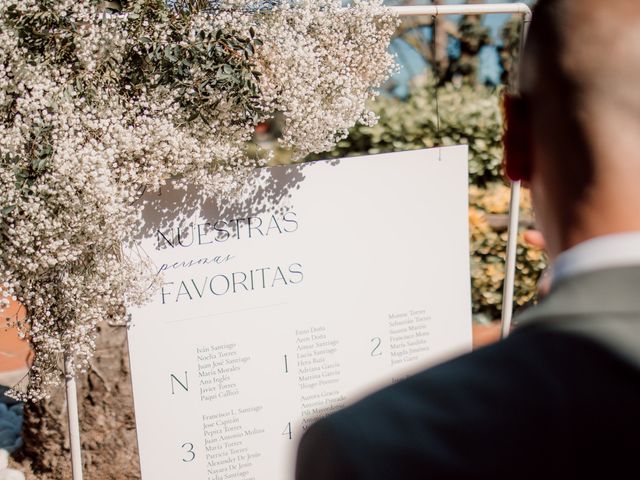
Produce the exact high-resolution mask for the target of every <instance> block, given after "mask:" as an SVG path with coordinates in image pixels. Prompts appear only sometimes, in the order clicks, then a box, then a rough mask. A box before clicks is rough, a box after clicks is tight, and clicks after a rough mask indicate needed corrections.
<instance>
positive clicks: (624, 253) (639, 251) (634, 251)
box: [553, 232, 640, 283]
mask: <svg viewBox="0 0 640 480" xmlns="http://www.w3.org/2000/svg"><path fill="white" fill-rule="evenodd" d="M635 265H638V266H640V232H631V233H620V234H615V235H606V236H602V237H598V238H594V239H592V240H587V241H586V242H583V243H580V244H579V245H576V246H575V247H573V248H571V249H569V250H567V251H566V252H563V253H562V254H561V255H559V256H558V258H557V259H556V262H555V264H554V266H553V283H556V282H558V281H559V280H562V279H565V278H567V277H572V276H574V275H579V274H581V273H587V272H592V271H596V270H603V269H607V268H616V267H628V266H635Z"/></svg>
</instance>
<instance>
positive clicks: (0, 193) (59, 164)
mask: <svg viewBox="0 0 640 480" xmlns="http://www.w3.org/2000/svg"><path fill="white" fill-rule="evenodd" d="M341 4H342V2H341V1H340V0H299V1H282V2H274V1H271V2H264V1H260V2H255V1H248V0H219V1H214V0H209V1H205V0H197V1H196V0H192V1H164V0H128V1H125V0H122V1H120V2H113V1H111V2H101V1H97V0H0V209H1V212H2V219H1V221H0V282H2V284H1V285H0V309H2V308H3V307H6V305H7V299H9V298H17V299H18V300H19V301H20V302H21V303H22V304H23V305H24V307H25V308H26V309H27V312H28V316H27V320H26V324H25V325H19V327H20V328H21V329H22V331H23V333H24V334H25V335H27V336H28V338H29V340H30V341H31V344H32V346H33V349H34V353H35V357H34V362H33V365H32V367H31V372H30V382H29V387H28V389H27V391H26V392H22V394H21V396H22V398H25V399H40V398H43V397H45V396H46V395H47V394H48V392H50V390H51V388H53V387H54V386H56V385H57V384H58V383H59V382H60V380H61V378H62V376H61V370H60V366H61V365H62V359H63V358H69V359H70V360H71V365H70V366H71V368H72V370H73V371H72V372H71V373H73V372H75V371H76V370H78V371H82V370H84V369H86V368H87V366H88V362H89V360H90V359H91V356H92V354H93V351H94V340H95V336H96V326H97V324H98V323H99V322H100V321H103V320H110V321H112V322H120V323H125V321H126V316H127V313H126V306H128V305H135V304H141V303H143V302H145V301H146V300H147V299H148V295H149V294H150V292H151V291H152V289H151V288H150V285H153V277H154V275H153V274H154V273H155V272H153V271H152V270H151V268H150V266H149V265H146V264H145V262H144V260H142V259H139V258H130V257H128V256H126V255H125V254H123V250H122V245H123V244H124V243H125V242H126V241H127V240H130V239H131V237H132V228H133V227H132V226H133V225H134V224H135V221H134V219H135V218H137V217H138V211H137V209H138V208H139V207H138V206H137V203H136V199H137V198H138V197H139V195H140V192H142V191H144V190H157V189H159V188H160V187H162V186H163V185H164V184H165V183H166V181H167V180H168V179H170V178H173V179H178V184H179V185H182V186H184V185H187V184H196V185H199V186H201V187H203V189H204V190H206V191H207V192H209V193H210V194H211V195H214V196H216V197H224V196H228V195H233V194H234V193H235V192H237V191H238V190H239V188H241V187H242V185H243V183H244V180H245V178H246V175H247V173H248V172H249V171H250V170H251V169H253V168H255V167H256V166H260V165H262V164H263V162H264V160H256V159H255V158H253V157H250V156H248V155H247V153H246V152H247V151H248V149H247V148H246V144H247V142H249V141H250V140H251V139H252V135H253V132H254V130H255V126H256V125H257V124H258V123H260V122H263V121H265V120H268V119H270V118H273V117H275V116H276V115H279V116H280V117H281V118H282V119H283V122H284V132H283V136H282V138H281V139H280V141H281V142H282V144H283V145H284V146H285V147H288V148H290V149H291V150H292V151H294V152H295V154H296V155H297V157H298V158H302V157H304V156H305V155H307V154H308V153H311V152H316V153H317V152H322V151H326V150H328V149H330V148H331V147H332V146H333V145H334V143H335V142H336V141H337V140H339V139H341V138H343V137H344V136H345V135H346V133H347V129H348V128H350V127H351V126H353V125H354V124H355V123H356V122H363V123H371V122H375V117H374V116H373V114H371V113H370V112H368V110H367V109H366V102H367V100H368V99H370V98H371V97H372V96H373V95H374V93H375V88H377V87H379V86H380V85H381V84H382V83H383V82H384V81H385V80H386V78H387V76H388V74H389V72H390V70H391V69H392V67H393V58H392V57H391V56H390V54H389V53H388V51H387V47H388V44H389V40H390V37H391V35H392V33H393V30H394V27H395V23H396V19H395V18H394V17H393V16H392V15H391V14H390V13H389V12H388V11H387V10H385V9H384V8H383V7H382V6H381V2H380V1H379V0H355V1H354V2H353V3H352V4H351V5H350V6H349V7H348V8H347V9H344V8H342V5H341ZM16 393H17V394H18V395H20V392H16Z"/></svg>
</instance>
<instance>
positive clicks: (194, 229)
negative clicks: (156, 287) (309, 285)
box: [157, 212, 304, 305]
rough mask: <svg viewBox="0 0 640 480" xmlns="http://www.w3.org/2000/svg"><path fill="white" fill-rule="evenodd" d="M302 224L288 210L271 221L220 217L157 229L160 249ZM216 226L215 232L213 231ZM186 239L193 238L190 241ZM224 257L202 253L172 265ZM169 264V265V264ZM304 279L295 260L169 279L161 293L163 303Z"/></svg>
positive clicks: (254, 235) (259, 234)
mask: <svg viewBox="0 0 640 480" xmlns="http://www.w3.org/2000/svg"><path fill="white" fill-rule="evenodd" d="M298 227H299V224H298V221H297V219H296V214H295V212H286V213H284V214H283V215H281V216H277V215H270V216H269V218H268V222H266V221H265V220H264V219H263V218H262V217H260V216H251V217H247V218H240V219H234V220H228V221H225V220H218V221H216V222H214V223H210V222H204V223H200V224H191V225H188V226H187V227H177V228H176V229H173V228H172V229H170V230H168V231H165V232H163V231H160V230H157V237H158V246H157V248H158V249H164V248H188V247H192V246H197V245H210V244H213V243H222V242H226V241H228V240H232V239H235V240H248V239H252V238H257V237H268V236H270V235H283V234H289V233H293V232H295V231H297V230H298ZM212 230H213V232H214V233H213V235H211V233H212ZM187 239H190V240H189V241H187ZM231 258H233V257H231V256H230V255H227V256H224V257H220V256H217V257H203V258H200V259H195V260H190V261H188V262H178V263H176V264H174V265H173V266H172V268H178V267H180V266H182V267H191V266H195V265H209V264H216V265H219V264H222V263H225V262H227V261H229V259H231ZM167 267H169V266H168V265H167ZM303 280H304V274H303V272H302V265H301V264H300V263H292V264H290V265H289V266H288V267H281V266H278V265H276V266H265V267H259V268H254V269H251V270H249V271H239V272H238V271H237V272H231V273H224V274H216V275H213V276H206V277H204V278H202V277H200V278H198V279H195V278H190V279H187V280H182V281H181V282H179V283H178V282H167V283H165V284H164V285H162V287H161V289H160V295H161V298H162V304H163V305H164V304H167V303H168V302H180V301H190V300H194V299H198V298H203V297H204V296H210V295H213V296H217V297H219V296H223V295H227V294H232V293H233V294H235V293H241V292H250V291H254V290H258V289H266V288H275V287H281V286H288V285H296V284H299V283H301V282H302V281H303Z"/></svg>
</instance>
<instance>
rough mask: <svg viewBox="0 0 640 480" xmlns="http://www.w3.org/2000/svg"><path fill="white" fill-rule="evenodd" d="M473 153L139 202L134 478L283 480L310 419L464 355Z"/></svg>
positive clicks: (265, 177)
mask: <svg viewBox="0 0 640 480" xmlns="http://www.w3.org/2000/svg"><path fill="white" fill-rule="evenodd" d="M467 172H468V170H467V148H466V147H448V148H443V149H441V150H438V149H432V150H421V151H412V152H403V153H394V154H384V155H375V156H369V157H360V158H348V159H344V160H339V161H321V162H314V163H310V164H305V165H298V166H291V167H273V168H266V169H262V170H259V171H257V172H256V173H255V175H253V176H252V177H251V178H250V180H249V187H248V188H247V192H246V195H245V196H244V197H243V198H242V199H241V200H239V201H238V202H237V203H235V204H233V205H228V204H227V205H225V206H224V207H223V208H221V207H218V206H217V205H216V203H215V201H212V200H203V199H202V198H200V195H199V194H198V192H195V191H191V190H187V191H184V190H175V189H170V188H166V189H164V190H163V192H162V193H161V194H158V193H155V194H145V196H144V197H143V199H142V201H144V202H145V209H144V214H143V218H142V219H141V226H139V227H140V233H139V234H138V238H137V240H136V247H134V248H133V251H134V252H136V253H142V254H144V255H146V256H148V257H149V258H150V260H152V261H153V263H154V264H155V267H156V268H157V271H158V273H162V275H163V279H162V282H163V285H162V287H161V288H158V290H157V291H155V293H154V294H153V299H152V302H151V303H150V304H148V305H146V306H144V307H142V308H139V309H136V310H134V311H133V314H132V325H131V328H130V331H129V348H130V358H131V370H132V381H133V388H134V400H135V410H136V423H137V430H138V441H139V447H140V461H141V468H142V478H143V480H164V479H167V480H169V479H171V480H174V479H178V478H188V479H192V480H229V479H231V480H233V479H242V480H250V479H255V480H273V479H287V478H292V476H293V469H294V461H295V452H296V447H297V442H298V440H299V438H300V436H301V435H302V433H303V431H304V430H305V428H307V427H308V426H309V425H310V424H311V423H312V422H313V421H314V420H315V419H317V418H319V417H321V416H323V415H326V414H328V413H330V412H332V411H335V410H337V409H339V408H341V407H343V406H345V405H347V404H349V403H350V402H352V401H355V400H357V399H358V398H360V397H362V396H363V395H365V394H366V393H369V392H371V391H373V390H375V389H378V388H381V387H384V386H387V385H390V384H392V383H394V382H396V381H399V380H400V379H402V378H405V377H406V376H407V375H409V374H411V373H412V372H416V371H419V370H421V369H423V368H425V367H426V366H429V365H431V364H433V363H436V362H438V361H441V360H443V359H445V358H447V357H449V356H451V355H453V354H457V353H461V352H464V351H468V350H469V349H470V348H471V300H470V276H469V237H468V190H467V181H468V180H467V179H468V173H467Z"/></svg>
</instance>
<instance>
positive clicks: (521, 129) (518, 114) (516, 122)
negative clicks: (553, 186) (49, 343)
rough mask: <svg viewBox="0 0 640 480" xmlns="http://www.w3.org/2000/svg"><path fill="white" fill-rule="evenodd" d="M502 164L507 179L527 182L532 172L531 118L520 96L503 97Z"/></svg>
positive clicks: (525, 102)
mask: <svg viewBox="0 0 640 480" xmlns="http://www.w3.org/2000/svg"><path fill="white" fill-rule="evenodd" d="M503 101H504V115H505V131H504V138H503V140H504V165H505V171H506V173H507V176H508V177H509V179H511V180H513V181H517V180H520V181H522V182H525V183H528V182H530V181H531V175H532V173H533V163H532V146H533V145H532V141H531V120H530V118H529V109H528V105H527V101H526V100H525V99H523V98H521V97H518V96H513V95H505V97H504V100H503Z"/></svg>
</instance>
